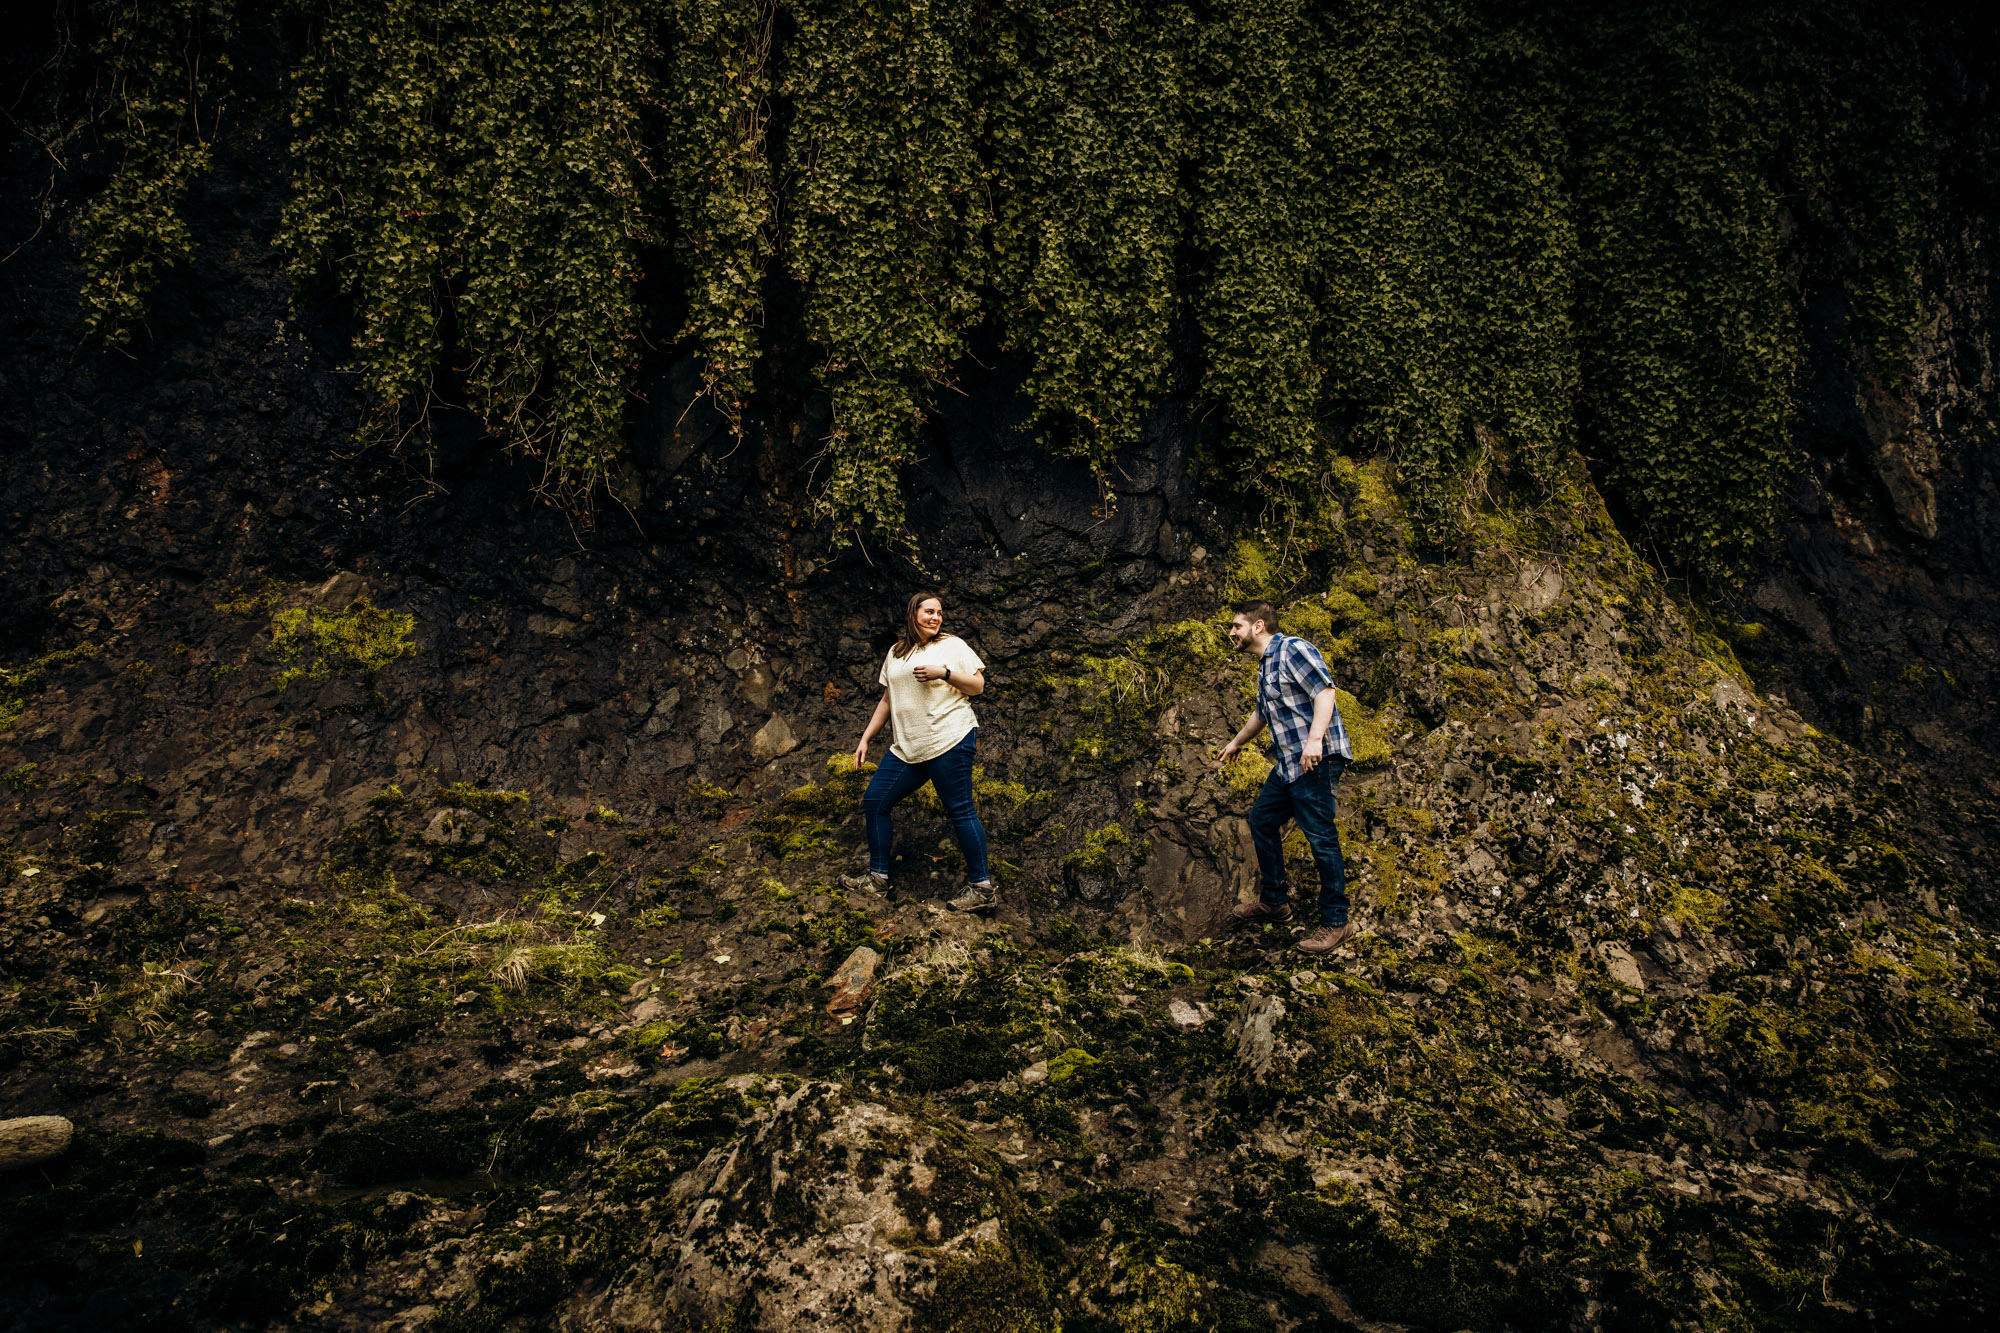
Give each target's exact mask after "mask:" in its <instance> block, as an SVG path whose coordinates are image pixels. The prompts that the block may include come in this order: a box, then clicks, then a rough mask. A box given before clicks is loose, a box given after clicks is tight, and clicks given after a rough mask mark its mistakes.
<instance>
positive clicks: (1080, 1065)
mask: <svg viewBox="0 0 2000 1333" xmlns="http://www.w3.org/2000/svg"><path fill="white" fill-rule="evenodd" d="M1101 1063H1102V1061H1100V1060H1099V1059H1098V1058H1097V1057H1096V1056H1094V1055H1092V1054H1091V1053H1090V1052H1088V1051H1085V1050H1083V1049H1081V1048H1079V1047H1075V1046H1072V1047H1070V1048H1069V1049H1068V1050H1066V1051H1064V1052H1063V1053H1062V1054H1060V1055H1057V1056H1052V1057H1051V1058H1050V1060H1049V1082H1050V1083H1053V1084H1063V1083H1067V1082H1069V1081H1070V1080H1071V1079H1073V1078H1075V1077H1076V1076H1077V1075H1078V1074H1079V1073H1081V1072H1082V1071H1083V1070H1085V1069H1088V1068H1089V1067H1090V1066H1092V1065H1094V1064H1101Z"/></svg>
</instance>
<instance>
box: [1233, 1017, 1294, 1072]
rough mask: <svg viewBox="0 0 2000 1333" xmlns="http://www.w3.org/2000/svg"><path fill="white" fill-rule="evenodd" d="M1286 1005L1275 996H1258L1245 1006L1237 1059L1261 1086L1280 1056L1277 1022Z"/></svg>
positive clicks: (1237, 1041)
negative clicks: (1278, 1054)
mask: <svg viewBox="0 0 2000 1333" xmlns="http://www.w3.org/2000/svg"><path fill="white" fill-rule="evenodd" d="M1284 1016H1285V1002H1284V1001H1283V1000H1281V999H1279V998H1278V997H1277V996H1275V995H1257V996H1253V997H1251V998H1250V999H1249V1000H1247V1001H1245V1002H1244V1005H1243V1012H1242V1014H1241V1015H1240V1016H1239V1017H1238V1019H1237V1024H1238V1026H1237V1030H1236V1059H1237V1062H1238V1063H1240V1064H1241V1065H1242V1066H1243V1068H1244V1070H1245V1071H1246V1072H1247V1073H1248V1074H1249V1075H1250V1077H1251V1078H1253V1079H1255V1080H1256V1081H1257V1082H1259V1083H1262V1082H1263V1081H1264V1076H1265V1075H1266V1074H1268V1073H1269V1072H1270V1071H1271V1062H1272V1061H1273V1060H1275V1059H1276V1058H1277V1053H1278V1020H1279V1019H1281V1018H1283V1017H1284Z"/></svg>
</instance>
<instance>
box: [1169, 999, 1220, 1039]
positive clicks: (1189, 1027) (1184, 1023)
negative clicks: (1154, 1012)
mask: <svg viewBox="0 0 2000 1333" xmlns="http://www.w3.org/2000/svg"><path fill="white" fill-rule="evenodd" d="M1211 1017H1213V1014H1212V1013H1211V1012H1210V1010H1209V1007H1208V1006H1207V1005H1205V1004H1202V1003H1200V1002H1198V1001H1197V1002H1196V1003H1194V1004H1189V1003H1188V1002H1187V1001H1186V1000H1174V1001H1171V1002H1170V1003H1168V1005H1167V1021H1168V1022H1169V1023H1172V1024H1173V1025H1174V1026H1175V1027H1177V1028H1179V1029H1180V1030H1181V1031H1182V1032H1193V1031H1194V1030H1196V1029H1197V1028H1199V1027H1200V1026H1201V1025H1202V1024H1203V1023H1206V1022H1207V1021H1208V1020H1209V1019H1210V1018H1211Z"/></svg>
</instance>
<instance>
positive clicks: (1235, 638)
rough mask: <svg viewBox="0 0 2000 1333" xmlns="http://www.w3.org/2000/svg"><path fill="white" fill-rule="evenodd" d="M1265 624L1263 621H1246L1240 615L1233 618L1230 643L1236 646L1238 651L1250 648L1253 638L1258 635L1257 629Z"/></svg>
mask: <svg viewBox="0 0 2000 1333" xmlns="http://www.w3.org/2000/svg"><path fill="white" fill-rule="evenodd" d="M1263 623H1264V622H1263V621H1261V620H1245V619H1244V618H1243V617H1242V616H1240V615H1238V616H1233V617H1231V618H1230V621H1229V641H1230V642H1231V643H1233V644H1235V645H1236V647H1237V648H1238V649H1243V648H1248V647H1249V646H1250V639H1251V636H1253V635H1254V634H1256V632H1257V627H1258V626H1259V625H1262V624H1263Z"/></svg>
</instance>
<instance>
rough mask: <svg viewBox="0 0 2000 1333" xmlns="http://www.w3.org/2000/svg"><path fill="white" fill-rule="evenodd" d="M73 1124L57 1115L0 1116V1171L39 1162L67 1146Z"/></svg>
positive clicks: (48, 1159) (71, 1134)
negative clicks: (9, 1118) (10, 1118)
mask: <svg viewBox="0 0 2000 1333" xmlns="http://www.w3.org/2000/svg"><path fill="white" fill-rule="evenodd" d="M75 1133H76V1127H75V1126H74V1125H72V1124H70V1122H69V1121H68V1120H65V1119H64V1118H63V1117H62V1116H59V1115H30V1116H22V1117H20V1118H18V1119H14V1120H0V1171H11V1170H13V1169H15V1168H16V1167H24V1166H40V1165H41V1164H42V1163H43V1162H53V1161H54V1160H55V1159H56V1158H58V1157H60V1156H62V1155H63V1154H64V1153H65V1152H67V1151H68V1150H69V1141H70V1139H71V1137H72V1136H73V1135H74V1134H75Z"/></svg>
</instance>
